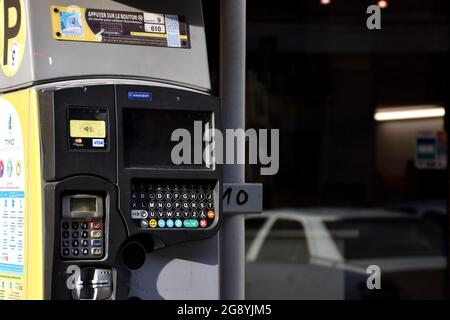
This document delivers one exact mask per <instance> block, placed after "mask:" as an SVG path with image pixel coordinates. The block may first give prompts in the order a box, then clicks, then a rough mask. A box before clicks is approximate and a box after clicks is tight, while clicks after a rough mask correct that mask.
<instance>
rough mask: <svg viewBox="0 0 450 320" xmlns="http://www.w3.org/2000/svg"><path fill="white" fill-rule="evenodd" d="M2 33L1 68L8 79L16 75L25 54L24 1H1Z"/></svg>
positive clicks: (0, 29) (0, 24)
mask: <svg viewBox="0 0 450 320" xmlns="http://www.w3.org/2000/svg"><path fill="white" fill-rule="evenodd" d="M0 3H2V5H1V6H0V19H1V23H0V33H1V34H2V35H3V41H2V43H1V47H2V49H3V50H2V52H3V57H2V62H1V68H2V70H3V73H4V74H5V75H6V76H7V77H12V76H14V75H15V74H16V72H17V70H18V69H19V66H20V64H21V62H22V59H23V55H24V53H25V37H26V28H25V14H24V1H23V0H3V1H2V0H0Z"/></svg>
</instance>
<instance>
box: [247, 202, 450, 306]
mask: <svg viewBox="0 0 450 320" xmlns="http://www.w3.org/2000/svg"><path fill="white" fill-rule="evenodd" d="M445 228H446V226H445V225H441V224H439V223H436V222H435V221H434V220H427V219H425V218H424V217H421V216H418V215H410V214H405V213H402V212H397V211H389V210H385V209H364V208H361V209H357V208H351V209H340V208H339V209H337V208H302V209H286V210H277V211H267V212H265V213H263V214H262V215H258V216H250V217H248V218H247V219H246V241H247V242H246V297H247V298H248V299H370V298H402V299H415V298H443V297H445V294H446V288H445V281H446V272H447V269H446V268H447V259H446V253H447V249H446V247H447V246H446V240H447V237H446V234H445ZM372 265H375V266H378V267H379V268H380V270H381V277H380V279H381V289H380V290H369V289H368V287H367V284H366V282H367V279H368V277H369V276H370V274H368V267H369V266H372ZM425 287H426V290H424V288H425Z"/></svg>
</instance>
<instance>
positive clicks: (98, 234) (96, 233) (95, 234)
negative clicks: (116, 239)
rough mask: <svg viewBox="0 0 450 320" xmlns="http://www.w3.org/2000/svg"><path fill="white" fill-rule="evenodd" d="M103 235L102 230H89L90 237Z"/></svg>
mask: <svg viewBox="0 0 450 320" xmlns="http://www.w3.org/2000/svg"><path fill="white" fill-rule="evenodd" d="M101 237H103V232H102V231H100V230H93V231H91V238H101Z"/></svg>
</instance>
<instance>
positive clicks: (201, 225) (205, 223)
mask: <svg viewBox="0 0 450 320" xmlns="http://www.w3.org/2000/svg"><path fill="white" fill-rule="evenodd" d="M207 226H208V222H207V221H206V220H201V221H200V227H202V228H206V227H207Z"/></svg>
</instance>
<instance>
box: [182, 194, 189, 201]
mask: <svg viewBox="0 0 450 320" xmlns="http://www.w3.org/2000/svg"><path fill="white" fill-rule="evenodd" d="M181 199H183V200H188V199H189V194H188V193H187V192H183V193H182V194H181Z"/></svg>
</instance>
